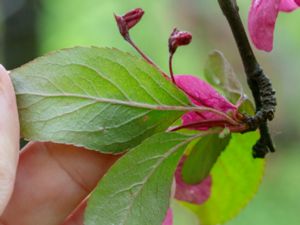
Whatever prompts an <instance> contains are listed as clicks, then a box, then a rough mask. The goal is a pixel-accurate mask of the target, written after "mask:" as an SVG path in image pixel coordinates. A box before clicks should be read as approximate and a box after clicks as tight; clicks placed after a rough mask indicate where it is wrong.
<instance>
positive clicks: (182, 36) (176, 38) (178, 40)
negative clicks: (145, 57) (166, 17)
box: [169, 28, 192, 54]
mask: <svg viewBox="0 0 300 225" xmlns="http://www.w3.org/2000/svg"><path fill="white" fill-rule="evenodd" d="M191 41H192V34H191V33H189V32H187V31H180V30H178V29H177V28H174V30H173V32H172V33H171V35H170V38H169V52H170V54H174V52H175V51H176V49H177V47H178V46H182V45H188V44H189V43H191Z"/></svg>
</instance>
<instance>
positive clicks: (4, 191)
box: [0, 65, 20, 215]
mask: <svg viewBox="0 0 300 225" xmlns="http://www.w3.org/2000/svg"><path fill="white" fill-rule="evenodd" d="M19 133H20V131H19V119H18V112H17V106H16V97H15V93H14V89H13V86H12V83H11V80H10V77H9V75H8V72H7V71H6V70H5V69H4V68H3V66H2V65H0V215H1V214H2V213H3V211H4V209H5V206H6V204H7V203H8V200H9V198H10V196H11V193H12V190H13V185H14V181H15V174H16V169H17V163H18V156H19V139H20V137H19V136H20V135H19Z"/></svg>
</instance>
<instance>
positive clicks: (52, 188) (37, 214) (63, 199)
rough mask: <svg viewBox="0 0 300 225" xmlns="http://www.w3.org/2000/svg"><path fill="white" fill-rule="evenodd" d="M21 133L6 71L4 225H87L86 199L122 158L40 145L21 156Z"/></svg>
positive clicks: (0, 81) (1, 122) (0, 201)
mask: <svg viewBox="0 0 300 225" xmlns="http://www.w3.org/2000/svg"><path fill="white" fill-rule="evenodd" d="M19 133H20V132H19V121H18V113H17V106H16V100H15V93H14V90H13V86H12V84H11V81H10V78H9V74H8V72H7V71H6V70H5V69H4V68H3V67H2V66H0V215H1V216H0V225H16V224H19V225H32V224H43V225H83V212H84V208H85V206H86V204H85V199H86V198H88V196H89V194H90V192H91V190H92V189H93V188H94V187H95V186H96V184H97V183H98V181H99V180H100V179H101V177H102V176H103V175H104V174H105V172H106V171H107V170H108V169H109V168H110V166H111V165H112V164H113V163H114V162H115V161H116V160H117V159H118V158H119V156H112V155H107V154H101V153H98V152H95V151H89V150H86V149H84V148H79V147H75V146H71V145H63V144H54V143H40V142H30V143H29V144H28V145H27V146H26V147H25V148H24V149H22V150H21V151H19V139H20V136H19Z"/></svg>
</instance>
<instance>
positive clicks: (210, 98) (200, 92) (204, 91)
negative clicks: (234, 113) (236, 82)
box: [175, 75, 236, 112]
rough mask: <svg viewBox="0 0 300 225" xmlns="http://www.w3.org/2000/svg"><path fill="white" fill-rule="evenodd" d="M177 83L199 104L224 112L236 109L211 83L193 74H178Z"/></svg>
mask: <svg viewBox="0 0 300 225" xmlns="http://www.w3.org/2000/svg"><path fill="white" fill-rule="evenodd" d="M175 81H176V85H177V86H178V87H179V88H180V89H181V90H183V91H184V92H185V93H186V94H187V95H188V96H189V98H190V100H191V101H192V102H193V103H194V104H196V105H199V106H207V107H211V108H214V109H218V110H220V111H223V112H227V111H228V110H232V109H236V107H235V105H233V104H232V103H230V102H229V101H228V100H227V99H226V98H224V97H223V96H222V95H220V94H219V93H218V92H217V91H216V90H215V89H214V88H213V87H212V86H211V85H210V84H208V83H207V82H205V81H204V80H201V79H200V78H198V77H195V76H192V75H176V76H175Z"/></svg>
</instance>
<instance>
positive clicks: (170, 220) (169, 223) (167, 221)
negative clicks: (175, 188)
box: [162, 208, 173, 225]
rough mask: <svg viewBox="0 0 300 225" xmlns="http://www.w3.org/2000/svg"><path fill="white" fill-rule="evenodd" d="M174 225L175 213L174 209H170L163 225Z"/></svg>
mask: <svg viewBox="0 0 300 225" xmlns="http://www.w3.org/2000/svg"><path fill="white" fill-rule="evenodd" d="M172 224H173V212H172V209H171V208H169V209H168V211H167V215H166V217H165V220H164V222H163V224H162V225H172Z"/></svg>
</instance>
